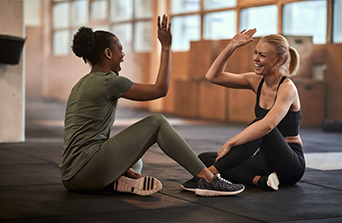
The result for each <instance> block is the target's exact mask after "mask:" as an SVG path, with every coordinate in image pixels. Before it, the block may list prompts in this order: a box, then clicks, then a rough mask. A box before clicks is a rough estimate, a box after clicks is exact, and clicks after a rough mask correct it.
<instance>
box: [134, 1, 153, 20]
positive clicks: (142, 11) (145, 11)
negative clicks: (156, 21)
mask: <svg viewBox="0 0 342 223" xmlns="http://www.w3.org/2000/svg"><path fill="white" fill-rule="evenodd" d="M152 3H153V1H152V0H135V6H134V8H135V15H134V16H135V18H138V19H140V18H151V17H152Z"/></svg>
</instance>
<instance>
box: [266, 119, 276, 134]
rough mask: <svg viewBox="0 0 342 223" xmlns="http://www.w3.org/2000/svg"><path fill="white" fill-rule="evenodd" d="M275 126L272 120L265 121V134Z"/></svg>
mask: <svg viewBox="0 0 342 223" xmlns="http://www.w3.org/2000/svg"><path fill="white" fill-rule="evenodd" d="M275 127H277V126H276V125H275V124H274V123H273V122H265V125H264V129H265V132H266V134H268V133H270V132H271V131H272V130H273V129H274V128H275Z"/></svg>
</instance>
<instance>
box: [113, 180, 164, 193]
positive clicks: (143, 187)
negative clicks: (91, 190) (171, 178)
mask: <svg viewBox="0 0 342 223" xmlns="http://www.w3.org/2000/svg"><path fill="white" fill-rule="evenodd" d="M162 188H163V185H162V183H161V182H160V181H159V180H158V179H157V178H155V177H141V178H139V179H133V178H128V177H125V176H121V177H119V178H118V179H117V180H116V181H115V182H114V190H116V191H119V192H126V193H133V194H137V195H140V196H148V195H151V194H154V193H157V192H158V191H160V190H161V189H162Z"/></svg>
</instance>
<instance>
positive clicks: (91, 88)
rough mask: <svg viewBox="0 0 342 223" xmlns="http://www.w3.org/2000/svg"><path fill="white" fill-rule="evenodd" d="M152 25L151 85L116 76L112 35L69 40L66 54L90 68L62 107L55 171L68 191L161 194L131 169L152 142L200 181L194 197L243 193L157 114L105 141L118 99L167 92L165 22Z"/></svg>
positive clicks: (119, 54) (117, 56) (119, 52)
mask: <svg viewBox="0 0 342 223" xmlns="http://www.w3.org/2000/svg"><path fill="white" fill-rule="evenodd" d="M157 26H158V39H159V41H160V43H161V61H160V68H159V72H158V77H157V80H156V81H155V84H139V83H133V82H132V81H130V80H129V79H127V78H125V77H122V76H119V72H120V70H121V67H120V63H121V62H123V61H124V56H125V54H124V52H123V48H122V45H121V43H120V41H119V39H118V38H117V37H116V36H115V35H114V34H112V33H110V32H106V31H96V32H93V31H92V29H90V28H87V27H81V28H80V29H79V30H78V32H77V33H76V35H75V36H74V39H73V46H72V50H73V52H74V53H75V54H76V56H78V57H81V58H83V60H84V61H85V62H88V63H89V64H90V65H91V71H90V73H88V74H86V75H85V76H84V77H82V78H81V79H80V80H79V81H78V83H76V85H75V86H74V87H73V88H72V90H71V93H70V96H69V99H68V102H67V108H66V114H65V130H64V144H63V156H62V162H61V164H60V171H61V177H62V181H63V184H64V186H65V187H66V188H67V189H68V190H69V191H76V192H93V191H98V190H101V189H102V188H104V187H106V186H107V185H110V184H112V183H113V182H114V181H115V182H114V189H115V190H117V191H121V192H131V193H135V194H138V195H150V194H153V193H156V192H158V191H159V190H161V189H162V184H161V182H160V181H159V180H157V179H156V178H154V177H141V176H140V173H138V172H137V171H135V170H134V169H133V168H131V167H132V166H133V165H134V164H135V163H137V162H138V161H139V160H140V158H141V157H142V156H143V155H144V153H145V152H146V151H147V150H148V149H149V148H150V147H151V146H152V145H153V144H154V143H156V142H157V143H158V145H159V147H160V148H161V149H162V151H163V152H164V153H165V154H166V155H168V156H169V157H171V158H172V159H174V160H175V161H176V162H178V163H179V164H180V165H182V166H183V167H184V168H185V169H186V170H188V171H189V172H190V173H191V174H192V175H193V176H196V177H197V178H200V180H199V188H200V189H201V190H199V192H198V193H197V194H199V195H202V196H219V195H231V194H237V193H241V192H242V191H243V190H244V186H243V185H242V184H232V183H230V182H228V181H226V180H225V179H223V178H221V177H220V176H219V175H215V174H213V173H211V172H210V171H209V170H208V169H207V168H206V167H205V165H204V164H203V163H202V162H201V161H200V160H199V159H198V157H197V156H196V155H195V153H194V152H193V151H192V150H191V148H190V147H189V145H188V144H187V143H186V142H185V141H184V139H183V138H182V137H181V136H180V135H179V134H178V133H177V132H176V131H175V129H174V128H173V127H172V126H171V125H170V123H169V122H168V121H167V120H166V119H165V117H164V116H162V115H151V116H149V117H147V118H145V119H143V120H141V121H139V122H137V123H135V124H134V125H132V126H130V127H128V128H126V129H125V130H123V131H122V132H120V133H118V134H117V135H115V136H113V137H111V138H110V137H109V136H110V132H111V128H112V126H113V123H114V120H115V112H116V108H117V103H118V99H119V98H121V97H123V98H127V99H131V100H136V101H148V100H153V99H157V98H160V97H164V96H165V95H166V93H167V91H168V88H169V80H170V72H171V52H170V51H171V42H172V35H171V32H170V29H171V23H168V18H167V17H166V16H165V15H164V16H163V19H162V22H161V23H160V17H158V22H157ZM138 169H139V168H138Z"/></svg>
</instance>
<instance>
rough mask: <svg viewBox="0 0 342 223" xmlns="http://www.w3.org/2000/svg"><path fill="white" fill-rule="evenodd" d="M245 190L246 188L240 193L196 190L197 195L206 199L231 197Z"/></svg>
mask: <svg viewBox="0 0 342 223" xmlns="http://www.w3.org/2000/svg"><path fill="white" fill-rule="evenodd" d="M244 190H245V187H244V188H242V189H241V190H238V191H217V190H206V189H198V188H197V189H196V191H195V193H196V194H197V195H200V196H204V197H213V196H229V195H236V194H239V193H241V192H242V191H244Z"/></svg>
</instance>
